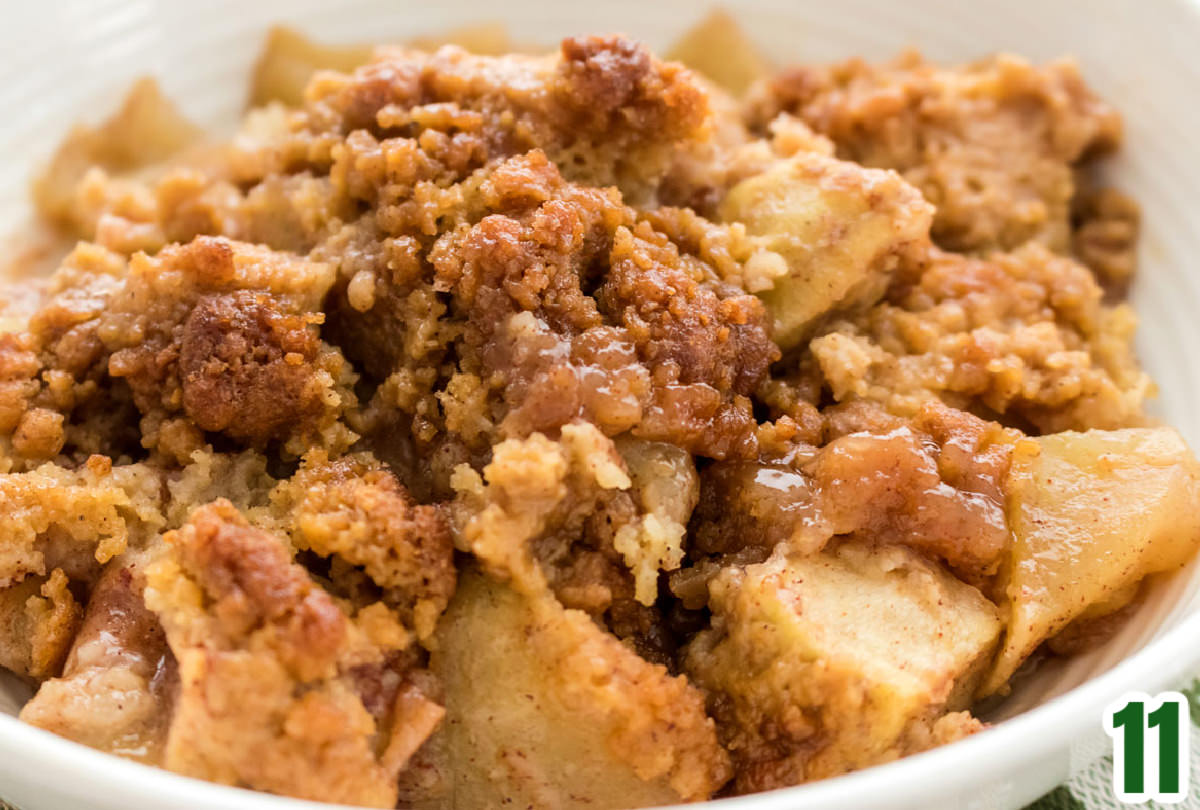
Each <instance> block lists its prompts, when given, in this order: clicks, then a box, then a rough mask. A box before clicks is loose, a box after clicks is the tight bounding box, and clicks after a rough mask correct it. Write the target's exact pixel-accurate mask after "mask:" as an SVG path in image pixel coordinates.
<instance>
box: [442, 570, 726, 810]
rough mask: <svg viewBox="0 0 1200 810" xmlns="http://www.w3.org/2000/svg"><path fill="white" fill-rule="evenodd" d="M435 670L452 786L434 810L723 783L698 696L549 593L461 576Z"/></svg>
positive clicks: (600, 802) (582, 799)
mask: <svg viewBox="0 0 1200 810" xmlns="http://www.w3.org/2000/svg"><path fill="white" fill-rule="evenodd" d="M433 667H434V669H435V670H436V671H437V672H438V673H439V674H440V675H441V677H442V678H443V680H444V683H445V687H446V710H447V716H446V721H447V722H446V723H445V725H444V729H445V731H444V734H445V736H444V738H443V739H442V740H441V741H440V743H441V745H442V756H443V757H444V760H445V762H444V765H443V767H444V769H445V771H446V772H447V773H446V778H445V779H444V781H445V782H446V783H447V785H448V786H449V787H450V792H451V794H452V795H451V796H450V797H448V800H447V801H444V802H443V803H441V804H439V805H437V806H440V807H447V808H448V807H464V808H467V807H502V806H504V807H508V806H511V807H558V808H576V807H578V808H583V807H587V808H625V807H647V806H652V805H663V804H675V803H677V802H679V801H681V800H695V799H703V798H707V797H708V796H709V795H710V794H711V793H712V792H713V791H714V790H716V789H717V788H718V787H719V786H720V785H721V783H722V782H724V781H725V779H726V778H728V769H729V764H728V757H727V755H726V754H725V752H724V751H723V750H722V749H721V748H720V746H719V745H718V744H717V740H716V731H715V729H714V726H713V722H712V720H710V719H709V718H708V717H707V715H705V713H704V702H703V697H702V696H701V694H700V693H699V691H698V690H696V689H695V688H694V687H692V686H691V685H689V684H688V683H687V680H686V679H684V678H679V677H674V676H672V675H670V674H669V673H668V672H667V670H666V669H665V668H664V667H662V666H658V665H655V664H651V663H649V662H647V661H645V660H643V659H641V658H640V657H638V655H637V654H636V653H634V652H633V651H632V650H630V649H628V648H627V647H625V646H624V645H622V644H621V642H620V641H618V640H617V639H616V638H615V637H613V636H610V635H609V634H607V633H606V632H605V631H603V630H602V629H600V628H599V627H598V626H597V625H596V624H595V623H594V622H593V621H592V620H591V619H590V618H589V617H588V616H587V615H586V614H584V613H582V612H580V611H576V610H567V609H565V608H563V607H562V606H561V605H560V604H559V603H558V602H557V601H556V600H555V599H554V597H553V596H552V595H551V594H549V593H548V592H544V593H537V594H533V595H524V594H520V593H518V592H517V591H515V590H514V589H513V588H512V587H510V586H508V585H504V584H500V583H497V582H495V581H493V580H490V579H488V578H487V577H485V576H483V575H481V574H479V573H475V572H470V573H468V574H467V575H466V576H465V577H464V578H463V580H462V581H461V583H460V585H459V588H458V592H457V594H456V595H455V598H454V601H453V603H452V604H451V607H450V610H449V611H448V612H447V614H446V615H445V617H444V619H443V622H442V624H441V626H440V629H439V633H438V637H437V649H436V652H435V653H434V656H433ZM425 806H432V805H425Z"/></svg>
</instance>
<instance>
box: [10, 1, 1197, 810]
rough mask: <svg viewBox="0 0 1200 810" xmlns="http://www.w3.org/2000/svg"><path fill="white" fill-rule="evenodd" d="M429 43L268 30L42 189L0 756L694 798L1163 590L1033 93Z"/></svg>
mask: <svg viewBox="0 0 1200 810" xmlns="http://www.w3.org/2000/svg"><path fill="white" fill-rule="evenodd" d="M448 39H449V40H451V41H454V42H457V43H458V44H446V45H439V44H437V43H433V42H428V41H426V42H418V43H411V44H409V45H403V46H399V45H397V46H386V47H380V48H367V47H359V46H336V47H334V46H324V45H318V44H316V43H313V42H310V41H308V40H306V39H304V38H303V37H301V36H300V35H298V34H296V33H294V32H287V31H282V30H281V31H277V32H275V33H274V34H273V35H272V36H271V38H270V39H269V41H268V46H267V50H266V51H265V52H264V54H263V57H262V58H261V60H260V62H259V65H258V68H257V70H256V72H255V76H254V81H253V87H252V91H251V95H250V100H251V105H250V107H249V109H248V111H247V113H246V116H245V119H244V121H243V123H242V125H241V127H240V129H239V130H238V131H237V133H236V134H234V135H233V137H231V138H230V139H228V140H224V141H215V140H212V139H209V138H207V137H205V136H204V135H203V134H202V133H200V131H199V130H198V129H196V128H195V127H194V126H192V125H191V124H190V123H188V122H187V121H186V119H185V118H184V117H183V116H182V115H181V114H180V113H179V112H178V111H177V110H176V109H175V108H174V107H173V106H172V105H171V104H170V102H168V101H167V100H166V99H165V98H163V96H162V95H161V94H160V93H159V91H158V90H157V88H156V86H155V85H154V84H153V83H152V82H148V81H145V82H140V83H138V84H137V85H136V86H135V87H134V89H133V91H132V92H131V94H130V96H129V98H128V99H127V101H126V103H125V105H124V106H123V107H122V108H121V110H119V111H118V112H117V114H116V115H115V116H114V117H113V118H112V119H110V120H109V121H108V122H106V123H104V124H101V125H99V126H95V127H87V126H81V127H79V128H77V129H76V130H75V131H74V132H73V133H72V134H71V135H70V136H69V137H68V139H67V140H66V142H65V143H64V144H63V146H62V147H61V148H60V149H59V151H58V152H57V154H56V155H55V156H54V158H53V159H52V160H51V162H50V163H49V165H48V166H47V167H46V168H45V169H44V171H43V172H42V173H41V174H40V175H39V177H38V180H37V182H36V183H35V186H34V200H35V203H36V206H37V209H38V211H39V213H40V214H41V216H42V217H43V218H44V219H45V221H46V222H47V223H49V224H51V225H53V227H55V228H57V229H58V230H59V231H60V232H61V233H62V234H63V235H64V236H65V237H66V239H67V240H68V241H70V242H71V243H73V246H72V247H70V249H69V250H66V251H64V255H63V256H62V259H61V261H60V262H59V263H58V267H57V269H56V270H54V272H53V273H51V274H49V275H48V276H45V277H41V278H26V277H22V278H13V279H10V280H7V281H5V282H4V286H3V290H4V295H3V296H0V300H2V301H3V307H0V326H3V332H2V334H0V665H3V666H4V667H5V668H6V669H8V670H9V671H11V672H12V673H14V674H15V675H16V676H18V677H20V678H22V679H24V680H25V681H27V682H28V683H29V684H30V685H31V686H33V687H35V689H36V693H35V694H34V697H33V698H32V699H31V700H30V701H29V702H28V703H27V705H26V706H25V707H24V709H23V711H22V718H23V719H24V720H26V721H27V722H29V723H32V724H33V725H36V726H39V727H41V728H44V729H47V730H50V731H53V732H54V733H56V734H59V735H62V736H64V737H67V738H69V739H72V740H76V741H78V742H82V743H84V744H87V745H90V746H92V747H94V748H97V749H100V750H103V751H108V752H111V753H114V754H118V755H121V756H125V757H129V758H133V759H136V760H138V761H141V762H145V763H149V764H152V765H157V766H161V767H164V768H167V769H170V770H172V771H175V772H177V773H181V774H186V775H189V776H195V777H199V778H203V779H208V780H211V781H214V782H219V783H223V784H228V785H236V786H241V787H246V788H251V789H255V790H261V791H268V792H272V793H277V794H281V795H287V796H296V797H301V798H306V799H314V800H319V801H329V802H338V803H347V804H355V805H361V806H369V807H413V808H427V809H428V810H435V809H443V808H444V809H447V810H448V809H449V808H461V809H462V810H471V809H473V808H484V807H492V806H497V805H501V804H519V805H521V806H528V807H536V808H559V807H585V806H586V807H589V808H628V807H634V806H653V805H663V804H671V803H676V802H681V801H702V800H705V799H708V798H711V797H717V796H725V795H734V794H742V793H748V792H753V791H759V790H766V789H771V788H777V787H784V786H789V785H796V784H800V783H803V782H806V781H810V780H814V779H821V778H824V777H829V776H834V775H837V774H841V773H846V772H848V771H851V770H855V769H859V768H864V767H868V766H870V765H873V764H876V763H881V762H886V761H889V760H892V759H895V758H896V757H900V756H904V755H906V754H909V753H913V752H917V751H922V750H926V749H928V748H931V747H933V746H936V745H940V744H943V743H947V742H951V741H953V740H956V739H960V738H962V737H964V736H966V735H969V734H972V733H975V732H977V731H979V730H980V729H982V728H984V727H985V723H984V722H983V721H982V720H981V719H979V718H978V717H976V716H974V715H973V714H972V711H973V709H974V708H975V707H976V706H977V704H978V702H979V701H981V700H983V699H985V698H989V697H992V696H996V695H1003V694H1004V693H1005V692H1006V691H1007V690H1008V689H1009V687H1010V683H1011V682H1012V681H1013V680H1014V679H1019V678H1020V677H1021V674H1022V667H1026V666H1029V665H1031V664H1032V663H1034V662H1036V661H1039V660H1041V659H1044V658H1046V657H1048V656H1063V655H1070V654H1074V653H1076V652H1079V651H1081V650H1086V649H1089V648H1091V647H1094V646H1095V645H1097V644H1100V643H1102V642H1103V641H1104V640H1105V639H1106V638H1107V637H1108V636H1109V635H1111V633H1112V632H1114V631H1115V630H1116V629H1117V628H1118V627H1119V626H1120V623H1121V622H1122V621H1123V620H1124V619H1125V618H1126V617H1128V616H1129V615H1131V614H1132V613H1133V612H1134V611H1135V610H1136V607H1137V605H1138V602H1139V599H1140V598H1141V595H1142V594H1144V593H1145V590H1146V589H1147V588H1150V587H1154V582H1153V580H1154V575H1157V574H1165V573H1168V572H1171V571H1174V570H1177V569H1179V568H1180V567H1181V566H1183V565H1184V564H1185V563H1187V561H1188V560H1190V559H1191V558H1192V557H1193V556H1194V553H1195V551H1196V549H1197V546H1200V523H1198V522H1197V521H1198V520H1200V519H1198V518H1197V517H1196V515H1197V514H1200V511H1198V510H1197V506H1200V466H1198V465H1197V462H1196V460H1195V458H1194V457H1193V456H1192V454H1191V452H1190V451H1189V450H1188V448H1187V446H1186V444H1185V443H1184V441H1183V439H1182V438H1181V437H1180V436H1179V435H1178V434H1177V433H1176V432H1175V431H1174V430H1173V429H1171V428H1170V427H1166V426H1161V425H1157V424H1155V423H1153V422H1152V421H1151V420H1150V419H1148V418H1147V417H1146V415H1145V412H1144V405H1145V402H1146V401H1147V399H1148V398H1149V397H1151V396H1152V395H1153V393H1154V386H1153V384H1152V383H1151V382H1150V380H1149V379H1148V378H1147V376H1146V375H1145V373H1144V372H1143V371H1142V370H1141V369H1140V367H1139V365H1138V363H1137V360H1136V357H1135V356H1134V353H1133V349H1132V344H1131V340H1132V335H1133V331H1134V328H1135V317H1134V314H1133V312H1132V310H1131V309H1130V307H1129V306H1128V305H1127V304H1125V303H1122V302H1121V296H1122V294H1123V292H1124V290H1125V288H1126V286H1127V283H1128V281H1129V278H1130V276H1131V273H1132V270H1133V263H1134V256H1135V251H1134V249H1135V245H1136V235H1137V224H1138V220H1137V209H1136V206H1134V205H1133V203H1132V202H1130V201H1129V200H1128V199H1127V198H1125V197H1123V196H1122V195H1120V193H1119V192H1117V191H1115V190H1112V189H1107V188H1101V187H1099V186H1098V185H1097V184H1096V183H1095V182H1094V180H1093V179H1092V178H1091V175H1090V169H1091V167H1092V165H1093V163H1094V161H1096V160H1097V159H1098V158H1100V157H1102V156H1103V154H1105V153H1106V152H1109V151H1111V150H1113V149H1115V148H1117V146H1118V145H1119V142H1120V134H1121V128H1120V117H1119V116H1118V114H1117V113H1116V112H1115V111H1114V110H1113V109H1112V108H1111V107H1109V106H1108V105H1106V104H1105V103H1104V102H1103V101H1102V100H1101V99H1099V98H1098V97H1097V96H1096V95H1095V94H1094V93H1092V91H1091V90H1090V89H1089V88H1088V87H1087V85H1086V84H1085V83H1084V82H1083V80H1082V79H1081V78H1080V76H1079V74H1078V71H1077V70H1076V68H1074V67H1073V66H1072V65H1071V64H1069V63H1066V62H1060V63H1053V64H1051V65H1048V66H1043V67H1038V66H1033V65H1030V64H1028V63H1026V62H1024V61H1023V60H1021V59H1019V58H1017V57H1011V56H997V57H993V58H991V59H988V60H985V61H982V62H980V63H977V64H973V65H967V66H963V67H941V66H935V65H932V64H929V63H927V62H924V61H923V60H921V59H920V58H919V57H916V56H911V55H906V56H902V57H900V58H899V59H898V60H896V61H894V62H890V63H883V64H878V65H872V64H867V63H865V62H861V61H858V60H854V61H851V62H848V63H845V64H841V65H834V66H800V67H792V68H785V69H783V70H781V71H772V70H769V69H768V68H767V62H766V60H765V59H763V58H762V57H761V56H760V55H759V54H758V52H757V51H756V50H755V49H754V48H753V46H751V45H750V44H749V43H748V41H746V40H745V39H743V38H741V36H740V34H739V33H738V31H737V29H736V26H733V25H732V24H730V22H729V21H728V20H727V19H724V18H721V17H719V16H718V17H716V18H714V19H711V20H709V21H707V22H706V23H704V24H702V25H701V26H700V27H699V28H697V29H696V30H695V31H693V32H692V33H691V34H689V35H688V36H687V37H685V39H684V40H683V41H681V43H680V44H679V46H678V47H677V48H676V49H675V51H673V54H674V55H676V56H678V57H679V58H680V59H683V60H686V61H687V62H688V64H687V65H685V64H682V63H680V62H676V61H668V60H663V59H660V58H658V57H656V56H655V55H653V54H652V53H651V52H650V51H649V50H648V49H647V48H646V47H645V46H643V45H641V44H639V43H637V42H635V41H632V40H630V39H628V38H625V37H620V36H580V37H571V38H568V39H566V40H564V41H563V42H562V44H561V46H560V48H559V49H558V50H557V51H556V52H552V53H548V54H547V53H537V52H529V51H528V49H525V48H522V47H517V46H515V45H513V43H511V42H508V41H507V38H506V36H505V35H504V33H503V31H502V30H501V29H499V28H497V27H494V26H480V27H475V28H470V29H464V30H462V31H459V32H455V33H454V34H453V35H451V36H450V37H448ZM718 55H721V56H719V57H718ZM1068 585H1069V587H1068Z"/></svg>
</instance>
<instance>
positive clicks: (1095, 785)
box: [0, 679, 1200, 810]
mask: <svg viewBox="0 0 1200 810" xmlns="http://www.w3.org/2000/svg"><path fill="white" fill-rule="evenodd" d="M1181 691H1182V692H1183V694H1185V695H1186V696H1187V699H1188V702H1189V703H1190V705H1191V710H1192V748H1191V753H1192V779H1191V790H1192V793H1191V797H1190V801H1188V802H1184V803H1183V804H1176V805H1170V806H1168V805H1162V804H1159V803H1157V802H1150V803H1148V804H1144V805H1139V806H1140V807H1144V808H1155V809H1156V810H1180V808H1200V679H1197V680H1195V681H1193V682H1192V685H1191V686H1190V687H1188V688H1186V689H1183V690H1181ZM1129 807H1130V805H1123V804H1121V803H1119V802H1118V801H1117V800H1116V798H1115V797H1114V796H1113V793H1112V756H1106V757H1102V758H1101V759H1098V760H1096V761H1095V762H1093V763H1092V764H1091V765H1089V766H1088V767H1087V768H1084V769H1083V770H1082V771H1080V772H1079V773H1077V774H1075V775H1074V776H1072V777H1071V778H1070V780H1068V781H1067V783H1066V784H1064V785H1059V786H1058V787H1057V788H1055V789H1054V790H1052V791H1050V792H1049V793H1047V794H1046V795H1045V796H1043V797H1042V798H1040V799H1038V800H1037V801H1036V802H1034V803H1033V804H1031V805H1029V807H1027V808H1025V810H1128V808H1129ZM0 810H19V808H16V807H13V806H12V805H10V804H9V803H7V802H5V801H3V800H0ZM81 810H83V808H81Z"/></svg>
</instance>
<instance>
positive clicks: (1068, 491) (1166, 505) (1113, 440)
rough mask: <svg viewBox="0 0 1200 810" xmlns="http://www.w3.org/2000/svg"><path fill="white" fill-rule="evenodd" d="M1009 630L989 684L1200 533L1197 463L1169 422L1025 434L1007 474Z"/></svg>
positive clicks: (1116, 604)
mask: <svg viewBox="0 0 1200 810" xmlns="http://www.w3.org/2000/svg"><path fill="white" fill-rule="evenodd" d="M1006 489H1007V490H1008V514H1009V524H1010V525H1011V527H1012V532H1013V543H1012V547H1011V552H1010V553H1011V558H1010V560H1009V562H1008V566H1007V570H1008V576H1007V587H1006V588H1005V590H1004V594H1005V597H1006V599H1005V602H1006V604H1005V605H1004V608H1005V610H1006V612H1007V614H1008V616H1007V627H1008V630H1007V633H1006V636H1005V639H1004V648H1003V650H1002V651H1001V653H1000V655H999V656H998V657H997V659H996V664H995V668H994V669H993V670H992V672H991V674H990V675H989V676H988V679H987V681H986V683H984V684H983V687H982V692H983V693H984V694H990V693H992V692H995V691H997V690H998V689H1001V688H1002V687H1003V686H1004V685H1005V684H1006V683H1007V682H1008V679H1009V678H1010V677H1012V674H1013V672H1014V671H1016V669H1017V667H1018V666H1020V664H1021V662H1022V661H1024V660H1025V658H1026V657H1028V655H1029V654H1030V653H1032V652H1033V651H1034V649H1035V648H1036V647H1037V646H1038V645H1039V644H1041V643H1042V642H1043V641H1044V640H1046V639H1047V638H1050V637H1051V636H1053V635H1055V634H1056V633H1058V632H1059V631H1060V630H1062V629H1063V628H1064V627H1066V626H1067V625H1068V624H1069V623H1070V622H1071V621H1072V620H1074V619H1078V618H1081V617H1084V618H1092V617H1094V616H1095V614H1096V613H1097V610H1099V613H1100V614H1101V615H1102V614H1103V613H1106V612H1112V611H1113V610H1115V609H1118V608H1120V607H1122V606H1123V605H1124V604H1125V603H1126V602H1128V601H1129V599H1130V598H1131V597H1132V596H1133V595H1134V593H1135V591H1136V586H1137V584H1138V583H1139V582H1140V581H1141V580H1142V579H1143V578H1144V577H1145V576H1147V575H1149V574H1153V573H1156V572H1162V571H1172V570H1176V569H1178V568H1180V567H1182V566H1183V565H1184V563H1186V562H1187V561H1188V559H1190V557H1191V556H1192V553H1193V552H1194V550H1195V548H1196V543H1197V542H1198V541H1200V514H1198V513H1197V511H1196V503H1197V498H1200V464H1197V462H1196V459H1195V458H1194V457H1193V456H1192V453H1191V451H1190V450H1189V449H1188V447H1187V445H1186V444H1185V443H1184V441H1183V438H1182V437H1181V436H1180V435H1179V434H1178V433H1177V432H1175V430H1173V429H1172V428H1165V427H1163V428H1140V429H1138V428H1134V429H1128V430H1116V431H1101V430H1090V431H1087V432H1086V433H1059V434H1056V435H1053V436H1042V437H1040V438H1036V439H1032V438H1031V439H1023V440H1022V441H1021V442H1019V443H1018V444H1017V447H1016V450H1015V451H1014V454H1013V463H1012V469H1011V471H1010V472H1009V476H1008V482H1007V485H1006Z"/></svg>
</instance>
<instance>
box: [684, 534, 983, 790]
mask: <svg viewBox="0 0 1200 810" xmlns="http://www.w3.org/2000/svg"><path fill="white" fill-rule="evenodd" d="M710 594H711V595H710V606H711V608H712V610H713V615H714V621H713V627H712V629H709V630H705V631H703V632H701V633H700V634H699V635H698V636H697V637H696V639H695V640H694V641H693V642H692V643H691V644H690V645H689V646H688V648H687V650H686V652H685V654H684V656H683V669H684V671H685V672H686V673H687V674H688V675H689V676H690V677H691V678H693V679H694V681H695V682H696V684H697V685H698V686H700V687H701V688H702V689H704V690H705V691H706V692H707V693H708V695H709V703H708V705H709V708H710V710H711V711H712V712H713V714H714V716H715V717H716V719H717V723H718V726H717V727H718V728H719V729H720V731H721V735H722V742H723V743H724V744H725V745H726V746H727V747H728V748H729V751H730V754H731V755H732V757H733V761H734V773H735V781H734V784H735V786H736V788H737V790H738V792H750V791H756V790H766V789H769V788H776V787H783V786H786V785H794V784H798V783H800V782H804V781H807V780H810V779H820V778H823V777H827V776H834V775H836V774H840V773H845V772H847V771H850V770H855V769H857V768H862V767H865V766H867V765H872V764H876V763H879V762H886V761H887V760H890V759H894V758H896V757H898V756H903V755H904V754H907V753H911V752H914V751H920V750H923V749H925V748H928V747H930V746H932V745H936V744H939V743H942V742H947V741H949V740H951V739H954V738H956V737H958V736H962V735H964V734H967V733H970V732H972V731H974V730H976V729H978V728H979V727H980V725H979V723H978V722H977V721H974V720H972V719H971V718H970V717H969V715H966V714H965V713H963V714H958V713H957V711H958V710H960V709H963V708H965V707H966V706H967V705H968V703H969V700H970V697H971V695H972V693H973V691H974V688H975V685H976V684H977V683H978V681H979V678H980V677H981V676H982V675H983V673H984V670H985V668H986V667H987V665H988V663H989V662H990V661H991V655H992V652H993V651H994V649H995V646H996V642H997V640H998V637H999V634H1000V630H1001V622H1000V619H999V616H998V611H997V610H996V608H995V606H994V605H992V604H991V603H990V602H988V601H987V600H986V599H985V598H984V597H983V595H982V594H980V593H979V591H977V590H975V589H974V588H972V587H971V586H969V585H965V584H963V583H962V582H960V581H959V580H957V579H955V578H954V577H952V576H950V575H949V574H948V573H947V572H946V571H944V570H943V569H942V568H941V567H939V566H937V565H935V564H931V563H929V562H926V561H925V560H924V559H923V558H922V557H920V556H919V555H917V554H916V553H915V552H912V551H910V550H908V549H904V548H899V547H894V548H889V549H870V548H869V547H862V546H857V545H853V544H845V545H842V546H841V547H839V548H837V549H831V550H827V551H824V552H822V553H820V554H816V555H811V556H807V557H794V558H788V557H787V556H786V555H782V554H780V555H776V556H774V557H772V558H771V559H769V560H768V561H766V562H764V563H759V564H757V565H750V566H747V567H745V568H740V567H737V566H733V567H730V568H727V569H726V570H725V571H724V572H723V573H722V574H721V575H719V576H718V577H717V578H716V579H715V580H714V581H713V582H712V584H711V586H710ZM948 712H949V713H950V714H947V713H948Z"/></svg>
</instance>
